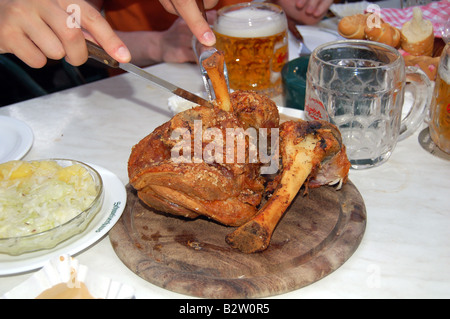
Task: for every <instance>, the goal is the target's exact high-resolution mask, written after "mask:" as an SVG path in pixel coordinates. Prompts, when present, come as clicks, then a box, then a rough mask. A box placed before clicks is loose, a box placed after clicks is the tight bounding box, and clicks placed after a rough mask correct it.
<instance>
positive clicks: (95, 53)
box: [86, 40, 119, 68]
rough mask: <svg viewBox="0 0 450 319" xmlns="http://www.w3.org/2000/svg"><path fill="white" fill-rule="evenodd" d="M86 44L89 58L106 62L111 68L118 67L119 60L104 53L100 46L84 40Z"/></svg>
mask: <svg viewBox="0 0 450 319" xmlns="http://www.w3.org/2000/svg"><path fill="white" fill-rule="evenodd" d="M86 46H87V49H88V54H89V57H90V58H92V59H94V60H97V61H99V62H101V63H103V64H106V65H108V66H110V67H112V68H118V67H119V62H117V61H116V60H115V59H113V58H112V57H111V56H110V55H109V54H108V53H106V51H105V50H103V48H101V47H100V46H98V45H97V44H95V43H94V42H92V41H89V40H86Z"/></svg>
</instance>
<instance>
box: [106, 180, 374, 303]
mask: <svg viewBox="0 0 450 319" xmlns="http://www.w3.org/2000/svg"><path fill="white" fill-rule="evenodd" d="M127 193H128V200H127V206H126V208H125V210H124V212H123V214H122V217H121V218H120V220H119V221H118V222H117V224H116V225H115V226H114V227H113V228H112V229H111V231H110V233H109V236H110V240H111V243H112V246H113V247H114V250H115V252H116V253H117V255H118V256H119V258H120V259H121V260H122V261H123V263H125V265H126V266H127V267H128V268H130V269H131V270H132V271H133V272H134V273H136V274H137V275H139V276H140V277H142V278H144V279H145V280H147V281H149V282H151V283H153V284H155V285H158V286H160V287H163V288H165V289H168V290H171V291H174V292H178V293H182V294H186V295H191V296H197V297H204V298H260V297H267V296H272V295H277V294H282V293H286V292H290V291H293V290H296V289H299V288H301V287H304V286H306V285H309V284H311V283H314V282H316V281H317V280H319V279H321V278H323V277H325V276H326V275H328V274H330V273H331V272H333V271H334V270H336V269H337V268H338V267H340V266H341V265H342V264H343V263H344V262H345V261H346V260H347V259H348V258H349V257H350V256H351V255H352V254H353V252H354V251H355V250H356V248H357V247H358V245H359V243H360V241H361V239H362V237H363V234H364V231H365V228H366V209H365V205H364V201H363V199H362V197H361V195H360V193H359V192H358V190H357V189H356V187H355V186H354V185H353V183H351V182H350V181H349V182H348V183H347V184H346V185H344V186H343V188H342V189H341V190H339V191H336V190H335V188H333V187H328V186H324V187H320V188H316V189H310V190H309V193H308V194H307V195H304V194H303V192H302V191H301V192H300V193H299V194H298V195H297V197H296V199H295V200H294V202H293V203H292V205H291V206H290V208H289V210H288V211H286V213H285V215H284V216H283V218H282V220H281V221H280V223H279V224H278V226H277V228H276V229H275V233H274V234H273V237H272V241H271V244H270V246H269V248H267V249H266V250H265V251H263V252H260V253H255V254H244V253H241V252H239V251H237V250H234V249H232V248H230V247H229V246H228V245H227V243H226V242H225V236H226V235H227V234H229V233H231V232H232V231H233V230H234V228H233V227H227V226H223V225H221V224H218V223H216V222H213V221H211V220H208V219H203V218H198V219H195V220H187V219H183V218H179V217H175V216H172V215H168V214H164V213H161V212H156V211H153V210H152V209H150V208H148V206H146V205H145V204H143V203H142V202H141V201H140V200H139V199H138V197H137V195H136V193H135V191H134V190H133V189H132V187H131V186H130V185H128V186H127Z"/></svg>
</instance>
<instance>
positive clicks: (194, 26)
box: [160, 0, 216, 46]
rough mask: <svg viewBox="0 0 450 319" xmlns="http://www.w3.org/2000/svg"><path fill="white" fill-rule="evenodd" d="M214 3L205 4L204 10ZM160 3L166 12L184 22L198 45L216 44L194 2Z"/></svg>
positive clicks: (192, 0)
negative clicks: (175, 15) (176, 15)
mask: <svg viewBox="0 0 450 319" xmlns="http://www.w3.org/2000/svg"><path fill="white" fill-rule="evenodd" d="M214 1H215V0H209V1H208V2H205V8H209V6H211V5H213V4H214ZM160 2H161V4H162V5H163V6H164V8H166V10H167V11H169V12H171V13H175V14H178V15H179V16H181V17H182V18H183V19H184V21H186V24H187V25H188V27H189V29H190V30H191V31H192V33H193V34H194V36H195V37H196V38H197V39H198V40H199V41H200V43H202V44H204V45H207V46H212V45H214V44H215V43H216V37H215V35H214V33H213V31H212V30H211V27H210V26H209V24H208V22H207V21H206V20H205V19H204V18H203V15H202V13H201V12H200V9H199V8H198V6H197V3H196V2H195V0H160ZM207 5H208V7H207Z"/></svg>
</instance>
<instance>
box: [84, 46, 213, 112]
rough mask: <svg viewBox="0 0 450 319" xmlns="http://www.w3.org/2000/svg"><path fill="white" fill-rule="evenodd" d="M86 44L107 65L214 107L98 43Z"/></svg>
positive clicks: (185, 97) (197, 102) (92, 53)
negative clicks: (113, 54) (121, 58)
mask: <svg viewBox="0 0 450 319" xmlns="http://www.w3.org/2000/svg"><path fill="white" fill-rule="evenodd" d="M86 45H87V48H88V53H89V57H90V58H92V59H94V60H97V61H99V62H101V63H103V64H106V65H107V66H110V67H112V68H120V69H122V70H125V71H127V72H129V73H133V74H134V75H137V76H139V77H141V78H144V79H146V80H147V81H150V82H152V83H153V84H154V85H156V86H158V87H160V88H162V89H164V90H166V91H169V92H171V93H173V94H175V95H178V96H180V97H182V98H183V99H185V100H188V101H191V102H194V103H196V104H199V105H202V106H207V107H213V105H212V103H211V102H209V101H207V100H205V99H204V98H202V97H200V96H198V95H195V94H193V93H191V92H189V91H186V90H184V89H182V88H180V87H178V86H176V85H174V84H172V83H170V82H167V81H165V80H163V79H161V78H159V77H157V76H155V75H153V74H150V73H148V72H147V71H145V70H143V69H141V68H140V67H137V66H136V65H134V64H131V63H120V62H118V61H116V60H115V59H114V58H112V57H111V56H110V55H109V54H108V53H106V51H105V50H103V48H101V47H100V46H98V45H97V44H95V43H93V42H91V41H89V40H86Z"/></svg>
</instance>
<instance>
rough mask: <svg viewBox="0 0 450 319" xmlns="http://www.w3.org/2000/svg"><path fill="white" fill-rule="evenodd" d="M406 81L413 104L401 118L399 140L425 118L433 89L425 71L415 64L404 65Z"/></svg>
mask: <svg viewBox="0 0 450 319" xmlns="http://www.w3.org/2000/svg"><path fill="white" fill-rule="evenodd" d="M406 82H407V83H409V85H410V87H411V89H410V90H409V92H411V93H412V95H413V98H412V103H413V104H412V106H411V109H410V110H409V112H408V114H407V115H406V116H405V117H404V118H402V121H401V125H400V135H399V137H398V140H399V141H401V140H404V139H405V138H407V137H409V136H411V135H412V134H413V133H414V132H415V131H416V130H417V129H418V128H419V127H420V125H422V123H423V121H424V120H425V119H426V118H427V116H428V108H429V105H430V103H431V96H432V89H433V87H432V85H431V81H430V79H429V78H428V76H427V75H426V74H425V72H423V71H422V70H421V69H420V68H418V67H415V66H408V67H406ZM405 93H406V92H405Z"/></svg>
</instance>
